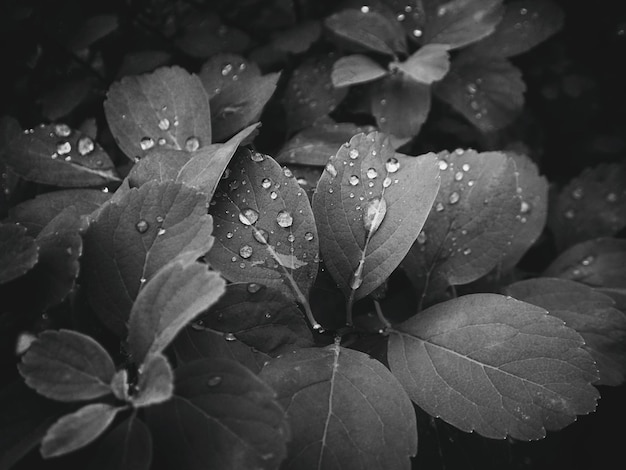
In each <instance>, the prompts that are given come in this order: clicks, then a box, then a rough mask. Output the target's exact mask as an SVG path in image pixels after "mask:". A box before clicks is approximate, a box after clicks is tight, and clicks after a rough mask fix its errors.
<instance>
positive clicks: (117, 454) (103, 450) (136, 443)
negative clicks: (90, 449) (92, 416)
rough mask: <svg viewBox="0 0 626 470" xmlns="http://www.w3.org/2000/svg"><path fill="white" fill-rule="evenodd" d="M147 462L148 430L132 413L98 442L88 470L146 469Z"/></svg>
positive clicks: (149, 442) (149, 461)
mask: <svg viewBox="0 0 626 470" xmlns="http://www.w3.org/2000/svg"><path fill="white" fill-rule="evenodd" d="M151 463H152V436H151V435H150V430H149V429H148V428H147V426H146V425H145V424H144V423H143V421H141V420H140V419H138V418H137V417H136V415H134V414H133V415H131V416H130V417H128V418H126V419H125V420H124V421H123V422H121V423H120V424H118V425H117V426H115V427H114V428H113V429H112V430H111V431H110V432H109V433H107V434H106V435H105V436H104V437H103V438H102V439H101V440H100V441H99V443H98V448H97V449H96V450H95V451H94V456H93V459H92V460H91V461H90V462H89V469H91V470H111V469H116V470H149V469H150V464H151Z"/></svg>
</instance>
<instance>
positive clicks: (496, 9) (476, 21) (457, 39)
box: [422, 0, 504, 49]
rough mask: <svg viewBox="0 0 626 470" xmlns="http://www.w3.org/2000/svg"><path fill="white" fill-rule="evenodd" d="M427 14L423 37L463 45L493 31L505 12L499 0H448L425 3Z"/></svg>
mask: <svg viewBox="0 0 626 470" xmlns="http://www.w3.org/2000/svg"><path fill="white" fill-rule="evenodd" d="M425 6H426V7H427V12H428V16H427V19H426V21H425V26H424V35H423V37H422V40H423V42H424V43H425V44H444V45H447V46H449V47H450V49H456V48H458V47H463V46H466V45H468V44H471V43H473V42H476V41H478V40H480V39H482V38H484V37H486V36H489V35H490V34H492V33H493V32H494V31H495V29H496V26H497V25H498V23H499V22H500V20H501V19H502V15H503V13H504V9H503V8H502V0H451V1H449V2H446V3H444V2H442V1H437V2H430V5H428V4H426V5H425Z"/></svg>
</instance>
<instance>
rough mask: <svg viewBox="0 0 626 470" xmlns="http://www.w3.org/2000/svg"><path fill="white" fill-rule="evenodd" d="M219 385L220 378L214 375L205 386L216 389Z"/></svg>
mask: <svg viewBox="0 0 626 470" xmlns="http://www.w3.org/2000/svg"><path fill="white" fill-rule="evenodd" d="M220 383H222V378H221V377H220V376H219V375H214V376H213V377H209V379H208V380H207V381H206V384H207V385H208V386H209V387H216V386H218V385H219V384H220Z"/></svg>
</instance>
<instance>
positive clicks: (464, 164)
mask: <svg viewBox="0 0 626 470" xmlns="http://www.w3.org/2000/svg"><path fill="white" fill-rule="evenodd" d="M461 168H462V169H463V171H469V170H470V166H469V163H463V166H462V167H461Z"/></svg>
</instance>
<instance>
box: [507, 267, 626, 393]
mask: <svg viewBox="0 0 626 470" xmlns="http://www.w3.org/2000/svg"><path fill="white" fill-rule="evenodd" d="M505 293H506V294H508V295H511V296H513V297H515V298H516V299H519V300H523V301H524V302H528V303H531V304H534V305H537V306H539V307H541V308H545V309H546V310H547V311H548V312H550V315H554V316H555V317H557V318H560V319H561V320H563V321H564V322H565V324H566V325H567V326H569V327H570V328H573V329H574V330H576V331H577V332H578V333H579V334H580V336H582V337H583V339H584V340H585V345H584V346H583V348H584V349H586V350H587V351H588V352H589V354H591V357H593V359H594V360H595V361H596V364H597V365H598V369H599V371H600V380H599V382H598V383H597V385H612V386H617V385H621V384H623V383H624V382H625V381H626V316H625V315H624V314H623V313H622V312H620V311H619V310H617V309H616V308H614V305H615V302H614V301H613V299H611V298H610V297H608V296H606V295H604V294H602V293H600V292H598V291H596V290H594V289H592V288H591V287H587V286H585V285H583V284H580V283H578V282H573V281H568V280H565V279H553V278H536V279H528V280H525V281H520V282H516V283H515V284H512V285H510V286H508V287H507V288H506V290H505Z"/></svg>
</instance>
